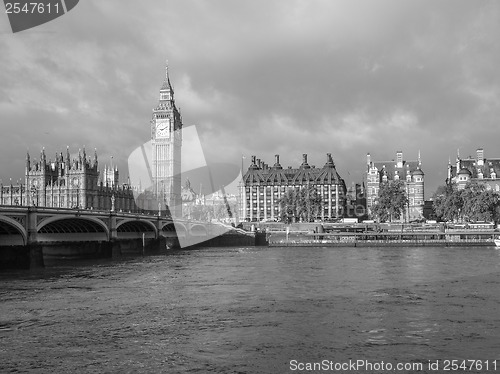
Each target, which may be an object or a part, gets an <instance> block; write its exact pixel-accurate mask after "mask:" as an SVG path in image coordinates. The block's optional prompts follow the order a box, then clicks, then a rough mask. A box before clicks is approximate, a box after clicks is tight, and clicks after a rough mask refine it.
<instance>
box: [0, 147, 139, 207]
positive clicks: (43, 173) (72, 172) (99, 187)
mask: <svg viewBox="0 0 500 374" xmlns="http://www.w3.org/2000/svg"><path fill="white" fill-rule="evenodd" d="M103 175H104V176H105V177H104V179H100V173H99V170H98V160H97V152H94V156H93V158H92V157H87V154H86V152H85V149H83V153H82V152H81V151H79V152H78V156H76V157H73V158H71V156H70V153H69V148H68V149H66V156H63V153H62V152H61V153H59V154H56V156H55V158H54V159H53V160H52V159H51V160H48V159H47V157H46V154H45V150H42V151H41V153H40V160H39V161H32V160H31V156H30V155H29V153H28V154H27V156H26V169H25V183H24V184H23V183H21V184H19V185H15V186H13V185H8V186H3V185H2V186H1V188H0V202H1V204H3V205H24V206H40V207H53V208H78V209H99V210H111V209H112V208H114V209H115V210H123V211H136V210H137V209H136V206H135V204H134V195H133V192H132V188H131V187H130V186H129V185H128V184H123V185H121V186H119V185H118V169H117V168H116V167H115V168H110V169H108V168H107V167H105V172H104V173H103ZM111 176H112V178H110V177H111Z"/></svg>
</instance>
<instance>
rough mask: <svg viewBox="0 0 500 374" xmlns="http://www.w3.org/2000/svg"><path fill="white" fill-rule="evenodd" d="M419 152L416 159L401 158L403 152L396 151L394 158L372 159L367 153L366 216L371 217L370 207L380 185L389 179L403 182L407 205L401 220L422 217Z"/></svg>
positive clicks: (421, 181) (422, 182) (422, 196)
mask: <svg viewBox="0 0 500 374" xmlns="http://www.w3.org/2000/svg"><path fill="white" fill-rule="evenodd" d="M421 166H422V162H421V160H420V152H419V155H418V158H417V160H415V161H405V160H403V152H402V151H397V152H396V160H390V161H373V160H372V159H371V155H370V154H369V153H368V154H367V171H366V205H367V210H368V216H369V217H370V218H372V217H371V208H372V206H373V205H374V204H375V203H376V201H377V198H378V193H379V190H380V185H381V184H382V183H383V182H387V181H391V180H400V181H403V182H404V185H405V189H406V195H407V197H408V207H407V209H406V217H402V219H403V220H405V219H406V220H409V221H412V220H415V219H421V218H422V217H423V211H424V172H423V171H422V169H421Z"/></svg>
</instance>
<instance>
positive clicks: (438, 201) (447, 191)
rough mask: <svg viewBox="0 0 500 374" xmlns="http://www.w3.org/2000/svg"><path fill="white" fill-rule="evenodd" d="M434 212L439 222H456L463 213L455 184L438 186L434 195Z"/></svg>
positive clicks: (461, 202) (459, 195) (460, 198)
mask: <svg viewBox="0 0 500 374" xmlns="http://www.w3.org/2000/svg"><path fill="white" fill-rule="evenodd" d="M433 206H434V210H435V212H436V216H437V218H438V220H440V221H455V220H458V219H459V217H460V216H461V214H462V211H463V200H462V197H461V194H460V192H459V191H458V188H457V185H456V184H455V183H450V184H447V185H445V186H439V187H438V189H437V190H436V192H435V194H434V203H433Z"/></svg>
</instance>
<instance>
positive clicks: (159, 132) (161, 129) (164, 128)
mask: <svg viewBox="0 0 500 374" xmlns="http://www.w3.org/2000/svg"><path fill="white" fill-rule="evenodd" d="M169 135H170V119H169V118H162V119H158V120H156V137H157V138H168V137H169Z"/></svg>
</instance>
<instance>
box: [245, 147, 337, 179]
mask: <svg viewBox="0 0 500 374" xmlns="http://www.w3.org/2000/svg"><path fill="white" fill-rule="evenodd" d="M276 157H277V159H276V163H275V164H274V166H273V167H268V165H267V164H265V163H264V162H262V161H261V160H258V159H255V156H252V162H251V164H250V166H249V168H248V170H247V172H246V173H245V175H244V176H243V181H244V183H245V185H248V184H261V183H262V184H271V185H274V184H277V185H303V184H308V183H310V184H325V185H328V184H340V185H343V186H345V182H344V180H343V179H342V178H341V177H340V176H339V174H338V173H337V170H336V169H335V164H334V163H333V160H332V157H331V154H327V162H326V164H325V165H324V166H323V168H316V167H315V166H310V165H309V164H308V163H307V155H305V154H304V155H303V162H302V164H301V165H300V167H298V168H291V167H289V168H287V169H283V168H282V167H281V165H280V164H279V156H278V155H276Z"/></svg>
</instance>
